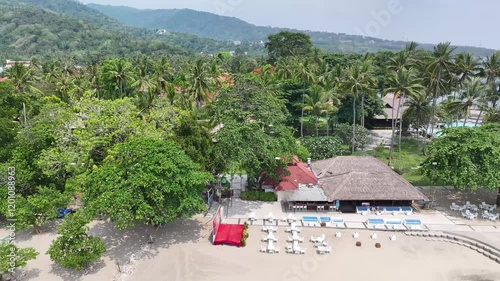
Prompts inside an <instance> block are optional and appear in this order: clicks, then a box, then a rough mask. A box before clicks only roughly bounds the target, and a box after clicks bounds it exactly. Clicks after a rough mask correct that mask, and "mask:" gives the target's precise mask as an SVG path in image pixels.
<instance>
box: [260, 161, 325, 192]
mask: <svg viewBox="0 0 500 281" xmlns="http://www.w3.org/2000/svg"><path fill="white" fill-rule="evenodd" d="M286 168H287V170H288V173H287V174H288V175H285V174H284V173H283V172H281V171H279V170H278V174H279V177H280V180H279V182H276V181H275V180H274V179H272V178H267V177H264V179H263V180H262V185H272V186H273V187H274V190H276V191H286V190H296V189H299V184H305V185H308V184H318V179H317V178H316V175H314V173H313V171H311V170H310V169H309V168H307V166H306V164H305V163H302V162H300V160H299V158H298V157H297V156H294V157H293V163H290V164H288V165H287V167H286Z"/></svg>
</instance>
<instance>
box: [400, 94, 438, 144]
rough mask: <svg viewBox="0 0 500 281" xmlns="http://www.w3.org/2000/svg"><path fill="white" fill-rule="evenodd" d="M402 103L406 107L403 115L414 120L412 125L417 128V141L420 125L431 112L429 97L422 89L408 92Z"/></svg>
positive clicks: (426, 119)
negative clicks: (411, 92)
mask: <svg viewBox="0 0 500 281" xmlns="http://www.w3.org/2000/svg"><path fill="white" fill-rule="evenodd" d="M404 105H405V106H406V107H407V109H406V110H405V115H404V116H407V117H408V118H409V119H411V120H414V122H415V123H414V125H415V126H416V128H417V142H418V141H419V138H420V126H421V125H422V124H423V123H424V122H426V121H428V120H429V119H428V118H429V115H430V114H431V111H432V110H431V106H430V99H429V97H428V96H427V93H425V92H424V91H419V92H415V93H413V94H409V95H408V98H407V99H406V100H405V103H404Z"/></svg>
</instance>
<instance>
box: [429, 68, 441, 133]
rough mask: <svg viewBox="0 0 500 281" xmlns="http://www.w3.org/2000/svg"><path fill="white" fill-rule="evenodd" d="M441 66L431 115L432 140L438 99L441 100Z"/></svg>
mask: <svg viewBox="0 0 500 281" xmlns="http://www.w3.org/2000/svg"><path fill="white" fill-rule="evenodd" d="M441 71H442V70H441V66H439V71H438V77H437V80H436V81H437V82H436V91H435V92H434V100H433V101H432V114H431V117H430V118H431V120H430V123H431V125H432V126H431V138H432V137H433V136H434V125H435V124H434V121H435V118H434V116H435V115H436V105H437V99H438V98H439V81H441Z"/></svg>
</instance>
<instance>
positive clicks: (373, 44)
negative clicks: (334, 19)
mask: <svg viewBox="0 0 500 281" xmlns="http://www.w3.org/2000/svg"><path fill="white" fill-rule="evenodd" d="M88 6H89V7H91V8H93V9H96V10H99V11H100V12H102V13H104V14H106V15H108V16H110V17H113V18H115V19H117V20H118V21H120V22H122V23H125V24H128V25H133V26H138V27H145V28H150V29H167V30H169V31H173V32H184V33H191V34H195V35H198V36H201V37H206V38H212V39H217V40H229V41H233V40H238V41H260V40H266V39H267V36H268V35H269V34H274V33H277V32H280V31H282V30H288V29H283V28H271V27H262V26H255V25H253V24H249V23H247V22H245V21H242V20H240V19H237V18H232V17H225V16H219V15H216V14H211V13H207V12H199V11H194V10H189V9H182V10H177V9H173V10H167V9H163V10H140V9H134V8H130V7H124V6H109V5H98V4H88ZM291 31H294V32H298V30H291ZM304 33H307V34H309V35H310V36H311V39H312V41H313V43H314V44H315V45H316V46H317V47H319V48H321V49H323V50H325V51H326V52H331V53H333V52H344V53H351V52H357V53H366V52H376V51H380V50H388V51H399V50H401V49H403V48H404V47H405V46H406V44H407V42H403V41H391V40H382V39H377V38H370V37H363V36H357V35H347V34H337V33H329V32H314V31H304ZM420 47H422V48H424V49H427V50H432V48H433V45H431V44H421V45H420ZM456 51H457V52H464V51H465V52H471V53H474V54H476V55H478V56H485V55H491V54H492V53H494V50H491V49H485V48H476V47H461V46H459V47H458V48H457V50H456Z"/></svg>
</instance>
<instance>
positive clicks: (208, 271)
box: [18, 218, 500, 281]
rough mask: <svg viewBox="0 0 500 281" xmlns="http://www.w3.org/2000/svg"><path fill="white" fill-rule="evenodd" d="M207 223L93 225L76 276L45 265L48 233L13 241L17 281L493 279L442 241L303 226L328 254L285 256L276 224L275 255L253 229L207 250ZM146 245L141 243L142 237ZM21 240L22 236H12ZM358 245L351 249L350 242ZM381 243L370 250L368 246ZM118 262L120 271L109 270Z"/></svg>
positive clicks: (487, 267) (481, 260) (490, 265)
mask: <svg viewBox="0 0 500 281" xmlns="http://www.w3.org/2000/svg"><path fill="white" fill-rule="evenodd" d="M210 228H211V223H210V220H209V219H208V218H203V219H201V218H199V219H198V220H196V219H191V220H184V221H178V222H175V223H173V224H169V225H167V226H165V227H162V228H161V229H159V230H155V229H154V228H152V227H148V226H140V227H137V228H135V229H133V230H127V231H118V230H115V229H114V228H113V226H112V224H110V223H103V222H94V223H93V224H92V229H91V231H90V232H91V233H92V234H93V235H97V236H99V237H101V238H103V240H104V242H105V243H106V246H107V252H106V253H105V254H104V256H103V258H102V259H101V261H100V262H98V263H96V264H94V265H93V268H92V269H87V270H85V271H82V272H78V271H72V270H65V269H61V268H59V267H58V266H56V265H54V264H53V262H51V261H50V259H49V257H48V255H45V252H46V251H47V249H48V246H49V245H50V242H51V240H52V239H54V238H55V237H56V235H55V234H54V231H52V230H51V231H49V232H47V233H46V234H42V235H26V237H24V236H23V237H20V238H19V241H18V246H21V247H26V246H31V247H35V248H36V249H37V250H38V251H40V255H39V257H38V258H37V259H36V260H35V261H30V262H29V264H28V266H27V268H26V269H25V270H24V272H25V276H24V277H23V278H24V279H22V280H42V281H56V280H82V281H85V280H110V281H111V280H124V281H125V280H126V281H128V280H131V281H132V280H133V281H136V280H138V281H139V280H167V281H191V280H192V281H208V280H214V281H215V280H217V281H233V280H239V281H245V280H252V281H255V280H261V281H267V280H276V281H298V280H311V281H313V280H325V279H328V280H347V281H357V280H363V281H366V280H371V281H378V280H383V281H396V280H397V281H400V280H405V281H414V280H415V281H416V280H431V281H434V280H435V281H498V280H500V265H499V264H498V263H496V262H494V261H492V260H490V259H488V258H486V257H484V256H483V255H481V254H479V253H477V252H474V251H472V250H470V249H468V248H465V247H462V246H458V245H455V244H450V243H446V242H434V241H426V240H425V239H424V238H418V237H407V236H405V235H404V234H403V233H396V236H397V240H396V241H390V240H389V236H390V235H391V234H392V232H378V239H375V240H374V239H370V237H369V236H370V233H371V231H368V230H360V231H358V232H359V234H360V238H358V239H354V238H352V236H351V235H352V233H353V230H341V231H340V232H342V234H343V236H342V238H335V237H334V233H335V231H336V230H334V229H320V228H303V229H302V233H301V234H300V236H303V237H304V238H305V239H304V240H309V237H310V236H311V235H314V236H320V235H321V234H323V233H324V234H326V235H327V242H328V243H329V244H330V245H331V246H332V248H333V249H332V253H331V254H327V255H318V254H317V253H316V252H315V251H314V247H313V244H312V243H311V242H308V241H304V243H302V245H301V247H302V248H306V249H307V253H306V254H305V255H291V254H286V253H285V245H286V238H287V237H288V235H289V234H288V233H285V232H284V230H285V228H284V227H279V228H278V232H277V234H276V235H277V237H278V239H279V241H278V243H277V246H278V247H280V250H281V253H279V254H265V253H260V252H259V250H260V247H261V245H264V242H260V239H261V237H262V235H263V232H261V228H260V227H257V226H250V228H249V234H250V237H249V238H248V240H247V246H246V247H242V248H237V247H230V246H213V245H212V244H211V242H210V239H209V238H210V237H209V236H210V235H209V234H210ZM149 235H152V236H153V237H154V243H153V244H148V243H147V241H148V237H149ZM20 236H22V235H20ZM356 241H361V242H362V246H361V247H356V246H355V242H356ZM376 242H379V243H381V244H382V247H381V248H380V249H376V248H375V247H374V244H375V243H376ZM116 262H118V263H119V264H120V265H121V266H122V269H123V271H125V273H120V272H118V270H117V266H116Z"/></svg>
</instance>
